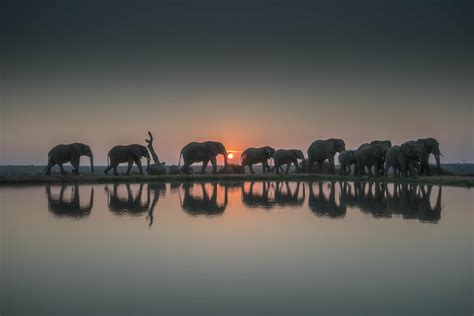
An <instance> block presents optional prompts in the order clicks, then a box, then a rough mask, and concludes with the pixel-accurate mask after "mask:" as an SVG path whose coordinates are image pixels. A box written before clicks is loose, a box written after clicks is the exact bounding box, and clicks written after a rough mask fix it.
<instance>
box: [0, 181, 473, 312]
mask: <svg viewBox="0 0 474 316" xmlns="http://www.w3.org/2000/svg"><path fill="white" fill-rule="evenodd" d="M473 200H474V199H473V193H472V191H471V190H467V189H463V188H453V187H442V188H441V187H438V186H433V187H429V186H426V185H425V186H418V185H411V186H410V185H403V186H394V185H393V184H389V185H383V184H372V185H369V184H367V183H366V184H362V183H356V184H354V183H340V182H334V183H330V182H323V183H318V182H314V183H308V182H300V183H297V182H289V183H288V182H279V183H275V182H270V183H264V182H255V183H250V182H245V183H238V182H236V183H233V182H232V183H231V182H225V183H205V184H200V183H194V184H192V183H185V184H179V183H171V184H149V185H147V184H144V185H140V184H131V185H125V184H121V185H113V184H108V185H80V186H74V185H67V186H60V185H54V186H51V187H47V186H16V187H2V188H0V202H1V218H0V220H1V226H0V227H1V235H0V236H1V287H0V294H1V296H0V302H1V304H0V313H1V315H24V314H27V315H30V314H34V315H105V314H107V315H147V314H148V315H156V314H163V315H176V314H178V315H179V314H185V315H188V314H196V315H212V314H215V315H254V314H257V315H260V314H265V315H315V314H323V315H472V313H473V303H472V302H473V253H474V252H473V229H472V228H473V225H472V224H473V217H472V205H473Z"/></svg>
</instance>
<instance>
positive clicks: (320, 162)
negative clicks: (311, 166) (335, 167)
mask: <svg viewBox="0 0 474 316" xmlns="http://www.w3.org/2000/svg"><path fill="white" fill-rule="evenodd" d="M323 162H324V161H318V167H319V173H323Z"/></svg>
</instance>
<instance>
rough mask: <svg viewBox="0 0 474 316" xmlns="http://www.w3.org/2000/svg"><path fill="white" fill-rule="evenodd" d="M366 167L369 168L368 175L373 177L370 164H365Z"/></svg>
mask: <svg viewBox="0 0 474 316" xmlns="http://www.w3.org/2000/svg"><path fill="white" fill-rule="evenodd" d="M367 169H369V177H373V176H374V174H373V173H372V166H367Z"/></svg>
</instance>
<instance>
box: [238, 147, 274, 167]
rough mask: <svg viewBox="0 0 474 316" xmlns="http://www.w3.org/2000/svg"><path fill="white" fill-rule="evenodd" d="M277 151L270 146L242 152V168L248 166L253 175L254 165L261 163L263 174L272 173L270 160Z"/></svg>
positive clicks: (252, 148)
mask: <svg viewBox="0 0 474 316" xmlns="http://www.w3.org/2000/svg"><path fill="white" fill-rule="evenodd" d="M274 154H275V149H274V148H272V147H270V146H265V147H260V148H254V147H251V148H247V149H245V150H244V151H243V152H242V155H241V156H240V160H241V165H242V168H245V166H248V167H249V169H250V172H251V173H255V172H254V171H253V168H252V165H254V164H258V163H261V164H262V166H263V173H266V172H270V166H269V165H268V159H271V158H273V155H274Z"/></svg>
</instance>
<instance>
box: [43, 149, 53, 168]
mask: <svg viewBox="0 0 474 316" xmlns="http://www.w3.org/2000/svg"><path fill="white" fill-rule="evenodd" d="M50 161H51V151H50V152H49V153H48V163H47V165H46V167H44V168H43V172H45V171H46V170H48V165H49V162H50Z"/></svg>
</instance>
